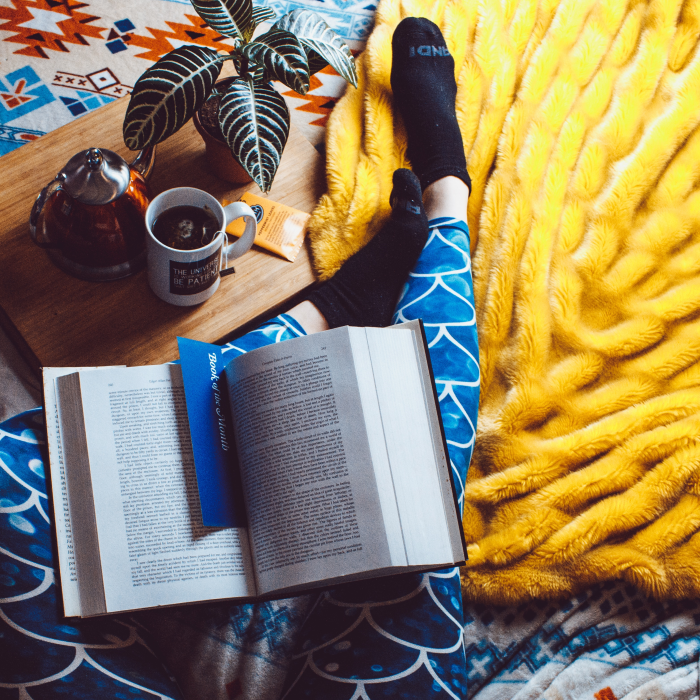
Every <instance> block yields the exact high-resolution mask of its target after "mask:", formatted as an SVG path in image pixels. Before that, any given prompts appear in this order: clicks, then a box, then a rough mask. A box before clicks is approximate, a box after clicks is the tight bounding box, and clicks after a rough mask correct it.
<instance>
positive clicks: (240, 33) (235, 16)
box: [190, 0, 255, 41]
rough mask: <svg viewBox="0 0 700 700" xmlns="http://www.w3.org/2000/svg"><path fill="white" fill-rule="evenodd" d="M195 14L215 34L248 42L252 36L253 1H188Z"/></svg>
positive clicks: (253, 24)
mask: <svg viewBox="0 0 700 700" xmlns="http://www.w3.org/2000/svg"><path fill="white" fill-rule="evenodd" d="M190 1H191V2H192V6H193V7H194V9H195V10H197V14H198V15H199V16H200V17H201V18H202V19H203V20H204V21H205V22H206V23H207V24H208V25H209V26H210V27H211V28H212V29H213V30H214V31H216V32H219V34H223V35H224V36H230V37H233V38H234V39H242V40H243V41H248V40H249V39H250V37H251V36H253V30H254V29H255V23H254V22H253V0H190Z"/></svg>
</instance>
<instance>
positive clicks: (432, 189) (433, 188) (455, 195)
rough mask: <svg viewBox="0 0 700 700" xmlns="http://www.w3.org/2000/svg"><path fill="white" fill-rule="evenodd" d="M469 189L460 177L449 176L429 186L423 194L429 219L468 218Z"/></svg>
mask: <svg viewBox="0 0 700 700" xmlns="http://www.w3.org/2000/svg"><path fill="white" fill-rule="evenodd" d="M469 194H470V192H469V188H468V187H467V185H466V183H465V182H464V181H463V180H461V179H460V178H458V177H454V176H453V175H448V176H447V177H443V178H440V179H439V180H436V181H435V182H433V183H432V184H430V185H428V187H426V188H425V191H424V192H423V204H424V205H425V213H426V214H427V215H428V219H437V218H440V217H449V218H453V219H466V218H467V204H468V203H469Z"/></svg>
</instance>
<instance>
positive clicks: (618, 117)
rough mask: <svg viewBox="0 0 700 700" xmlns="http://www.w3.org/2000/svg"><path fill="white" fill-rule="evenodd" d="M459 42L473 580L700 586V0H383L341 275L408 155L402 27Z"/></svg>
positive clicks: (371, 49)
mask: <svg viewBox="0 0 700 700" xmlns="http://www.w3.org/2000/svg"><path fill="white" fill-rule="evenodd" d="M409 15H417V16H427V17H428V18H429V19H431V20H433V21H434V22H436V23H437V24H438V25H439V26H440V27H441V29H442V31H443V34H444V35H445V39H446V42H447V46H448V48H449V49H450V51H451V52H452V54H453V56H454V57H455V65H456V68H455V70H456V78H457V83H458V96H457V115H458V120H459V122H460V127H461V131H462V136H463V141H464V149H465V153H466V156H467V163H468V168H469V171H470V174H471V176H472V180H473V191H472V194H471V198H470V202H469V208H468V221H469V227H470V230H471V232H472V244H474V243H475V241H476V239H477V236H478V246H477V247H476V250H475V253H474V261H473V270H474V293H475V300H476V312H477V313H476V318H477V324H478V327H479V346H480V347H479V350H480V356H481V382H482V387H481V403H480V415H479V426H478V432H477V439H476V447H475V451H474V458H473V460H472V467H471V469H470V474H469V481H468V483H467V485H466V491H465V515H464V528H465V533H466V536H467V538H468V541H469V542H470V547H469V562H468V565H467V567H466V568H465V569H464V570H463V572H462V586H463V591H464V593H465V594H466V595H467V596H468V598H470V599H472V600H477V601H481V602H492V603H498V604H505V603H518V602H523V601H526V600H528V599H529V598H531V597H549V598H553V597H562V596H565V595H570V594H572V593H577V592H580V591H582V590H584V589H585V588H587V587H590V586H591V585H594V584H597V583H601V582H605V581H611V580H614V579H623V580H625V581H626V582H628V583H630V584H634V585H636V586H637V587H638V588H639V589H640V590H641V591H643V592H644V593H645V594H647V595H650V596H653V597H656V598H682V597H693V596H698V594H700V417H699V415H700V414H699V411H698V409H699V408H700V361H699V360H700V128H698V126H699V124H700V108H699V105H698V100H697V95H698V94H699V93H700V50H699V49H698V34H699V30H700V2H698V0H685V2H683V1H680V0H636V1H634V2H625V1H622V0H540V1H537V0H502V1H501V2H490V1H487V0H481V1H479V2H462V0H440V1H438V2H435V3H430V4H428V3H424V2H419V1H418V0H404V1H403V2H401V0H382V2H381V3H380V6H379V8H378V10H377V15H376V26H375V29H374V32H373V34H372V36H371V37H370V39H369V41H368V44H367V49H366V51H365V52H364V54H363V55H362V57H361V58H360V60H359V87H358V89H357V90H354V89H352V88H350V89H348V91H347V92H346V94H345V96H344V97H343V99H342V100H341V102H340V103H339V104H338V106H337V107H336V109H335V110H334V112H333V114H332V117H331V119H330V122H329V126H328V134H327V154H328V159H327V162H328V165H327V173H328V192H327V194H326V195H325V196H324V197H323V198H322V200H321V201H320V203H319V206H318V207H317V209H316V211H315V212H314V215H313V217H312V221H311V240H312V246H313V253H314V260H315V265H316V269H317V271H318V273H319V274H320V276H321V277H323V278H326V277H328V276H330V275H332V274H333V272H334V271H335V270H336V269H337V268H338V267H339V266H340V264H342V262H343V260H345V259H346V258H347V257H348V256H349V255H351V254H352V253H354V252H355V251H356V250H357V249H359V248H360V247H362V245H363V244H364V243H365V242H366V241H367V240H369V239H370V238H371V237H372V236H373V235H374V234H375V233H376V231H378V230H379V228H380V227H381V225H382V223H383V222H384V220H385V219H386V217H387V216H388V214H389V208H388V201H389V192H390V188H391V174H392V173H393V171H394V170H395V169H396V168H398V167H406V166H407V165H408V164H407V161H406V156H405V150H406V149H405V146H406V142H405V132H404V129H403V126H402V124H401V121H400V118H399V117H398V116H396V115H395V114H394V113H393V108H392V96H391V88H390V82H389V75H390V70H391V35H392V33H393V30H394V28H395V27H396V25H397V24H398V22H399V21H400V20H401V19H402V18H403V17H405V16H409Z"/></svg>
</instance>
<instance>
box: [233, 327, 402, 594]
mask: <svg viewBox="0 0 700 700" xmlns="http://www.w3.org/2000/svg"><path fill="white" fill-rule="evenodd" d="M226 381H227V383H228V385H229V396H230V400H231V406H232V413H233V416H234V427H235V434H236V444H237V447H238V450H239V456H240V464H241V476H242V479H243V488H244V494H245V499H246V507H247V511H248V522H249V525H250V536H251V540H252V550H253V556H254V560H255V570H256V575H257V578H258V588H259V591H260V593H267V592H271V591H274V590H277V589H281V588H288V587H292V586H300V585H304V584H311V583H314V582H317V581H322V580H324V579H329V578H334V577H337V576H346V575H350V574H354V573H358V572H362V571H371V570H374V569H380V568H383V567H387V566H391V564H392V562H391V554H390V551H389V546H388V542H387V534H386V531H385V529H384V525H383V516H382V510H381V504H380V500H379V494H378V490H377V483H376V480H375V476H374V471H373V468H372V459H371V453H370V448H369V442H368V438H367V431H366V428H365V423H364V418H363V412H362V402H361V398H360V393H359V389H358V385H357V379H356V376H355V372H354V364H353V358H352V350H351V346H350V340H349V335H348V330H347V328H339V329H335V330H332V331H327V332H325V333H319V334H315V335H310V336H305V337H302V338H296V339H293V340H288V341H285V342H284V343H278V344H276V345H268V346H266V347H264V348H259V349H257V350H254V351H252V352H250V353H247V354H245V355H241V356H239V357H237V358H235V359H234V360H232V361H231V362H230V363H229V364H228V365H227V367H226Z"/></svg>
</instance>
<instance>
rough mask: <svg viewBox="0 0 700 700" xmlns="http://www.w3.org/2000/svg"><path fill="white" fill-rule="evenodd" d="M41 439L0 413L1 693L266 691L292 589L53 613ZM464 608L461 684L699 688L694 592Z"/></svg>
mask: <svg viewBox="0 0 700 700" xmlns="http://www.w3.org/2000/svg"><path fill="white" fill-rule="evenodd" d="M44 448H45V444H44V427H43V413H42V412H41V411H40V410H35V411H29V412H27V413H24V414H21V415H19V416H16V417H15V418H12V419H10V420H8V421H5V422H4V423H0V660H2V663H0V698H2V700H4V699H5V698H13V700H14V699H20V698H21V699H22V700H28V699H33V698H35V699H37V700H38V699H39V698H42V699H44V698H54V697H56V698H58V697H71V698H96V697H99V698H122V699H123V698H133V697H146V698H181V697H182V693H181V690H180V688H183V689H185V690H186V691H187V693H186V694H187V695H188V696H192V697H197V698H198V699H199V700H204V699H206V698H231V699H233V698H242V697H243V694H242V690H241V689H242V683H243V680H245V684H246V686H247V687H251V679H252V680H253V681H254V682H253V686H254V687H255V688H257V689H258V691H259V692H258V693H257V694H256V697H260V698H266V699H270V700H272V699H273V698H276V697H278V695H279V691H280V688H281V683H282V680H283V678H284V674H285V671H286V667H287V659H288V657H289V654H290V652H291V647H292V646H293V644H294V641H295V639H294V637H295V630H296V629H298V627H299V624H300V622H301V620H302V619H303V617H304V615H305V613H306V609H307V606H308V600H307V599H306V598H305V597H301V598H294V599H288V600H286V601H273V602H270V603H268V604H266V605H265V606H263V607H261V608H260V609H259V610H258V612H257V613H256V614H257V618H256V619H255V620H252V619H239V617H240V612H241V610H244V607H243V606H232V607H231V608H230V610H227V608H226V606H222V605H220V604H217V605H203V606H186V607H183V608H176V609H171V610H168V611H151V612H145V613H139V614H138V615H122V616H115V617H110V618H99V619H93V620H80V621H76V620H66V619H64V618H62V617H61V608H60V591H59V588H58V585H59V584H58V581H57V575H58V574H57V568H55V565H54V561H55V559H54V556H55V555H54V547H53V544H52V541H51V515H50V504H49V500H48V494H47V483H46V480H45V476H44V464H45V460H46V454H45V449H44ZM234 611H235V614H234ZM465 618H466V629H465V635H466V648H467V669H466V671H467V683H468V689H469V690H468V694H469V697H472V698H478V699H479V700H492V699H493V700H496V699H498V700H505V699H508V698H518V700H525V699H530V698H532V699H533V700H534V699H535V698H557V700H559V699H562V700H563V699H567V700H568V699H571V700H574V699H579V698H580V699H581V700H583V699H584V698H585V699H587V700H616V699H617V700H622V698H625V700H649V699H650V698H653V699H654V700H656V699H657V698H673V699H674V700H681V699H683V700H692V699H696V698H698V695H699V690H700V688H699V684H700V664H699V659H700V603H698V601H686V602H673V603H659V602H654V601H650V600H647V599H645V598H643V597H642V596H640V595H639V594H638V593H637V591H636V590H635V589H634V588H632V587H630V586H628V585H623V584H617V585H615V584H611V585H608V586H604V587H600V588H596V589H593V590H591V591H588V592H587V593H585V594H583V595H581V596H578V597H576V598H574V599H572V600H567V601H563V602H560V603H557V604H553V603H547V602H542V601H533V602H532V603H530V604H526V605H521V606H519V607H517V608H494V607H483V606H476V605H468V604H467V605H466V608H465ZM241 630H245V633H244V634H241V633H240V632H241ZM242 679H243V680H242ZM438 690H439V689H438ZM441 695H442V693H437V692H436V695H435V697H436V698H438V697H440V696H441ZM246 697H248V696H246ZM372 700H374V698H372Z"/></svg>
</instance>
